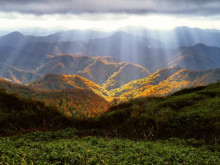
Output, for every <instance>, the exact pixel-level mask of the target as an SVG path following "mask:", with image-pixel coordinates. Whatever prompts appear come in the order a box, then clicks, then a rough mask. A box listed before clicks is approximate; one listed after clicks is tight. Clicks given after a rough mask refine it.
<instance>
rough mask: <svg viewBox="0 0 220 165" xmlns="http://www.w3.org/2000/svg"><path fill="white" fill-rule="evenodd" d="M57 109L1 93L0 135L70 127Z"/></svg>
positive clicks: (68, 122)
mask: <svg viewBox="0 0 220 165" xmlns="http://www.w3.org/2000/svg"><path fill="white" fill-rule="evenodd" d="M70 123H71V122H70V120H69V119H68V118H67V117H64V116H63V115H62V114H61V113H60V112H59V111H58V110H57V109H56V108H55V107H48V106H46V105H45V104H44V103H42V102H39V101H34V100H31V99H25V98H21V97H18V96H16V95H13V94H8V93H6V92H4V91H0V135H7V134H11V133H13V132H19V131H24V130H26V131H33V130H37V129H43V130H44V129H60V128H64V127H67V126H68V125H70Z"/></svg>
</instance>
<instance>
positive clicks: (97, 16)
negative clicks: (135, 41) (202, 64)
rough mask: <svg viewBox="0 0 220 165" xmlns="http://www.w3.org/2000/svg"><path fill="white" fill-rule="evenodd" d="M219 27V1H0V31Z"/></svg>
mask: <svg viewBox="0 0 220 165" xmlns="http://www.w3.org/2000/svg"><path fill="white" fill-rule="evenodd" d="M125 26H142V27H146V28H150V29H159V30H170V29H173V28H175V27H178V26H188V27H198V28H202V29H220V1H219V0H0V30H2V31H12V30H20V29H31V28H33V29H34V28H42V29H47V30H48V29H49V30H67V29H83V30H84V29H99V30H104V31H111V30H115V29H118V28H121V27H125Z"/></svg>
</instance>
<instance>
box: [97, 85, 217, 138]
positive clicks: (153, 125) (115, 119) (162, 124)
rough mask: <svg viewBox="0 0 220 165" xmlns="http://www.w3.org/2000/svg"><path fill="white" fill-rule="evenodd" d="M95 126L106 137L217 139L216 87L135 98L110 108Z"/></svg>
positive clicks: (210, 86)
mask: <svg viewBox="0 0 220 165" xmlns="http://www.w3.org/2000/svg"><path fill="white" fill-rule="evenodd" d="M99 122H100V123H99V124H100V125H101V126H102V128H103V130H106V133H107V134H110V133H112V134H115V133H116V134H118V135H120V136H125V137H142V138H148V139H155V138H158V137H160V138H167V137H187V138H189V137H193V138H198V139H205V140H208V141H210V140H211V141H218V138H219V137H220V133H219V132H220V83H216V84H213V85H209V86H207V87H200V88H193V89H185V90H182V91H179V92H177V93H174V94H173V95H171V96H168V97H165V98H149V97H146V98H139V99H135V100H131V101H128V102H127V103H122V104H119V105H116V106H114V107H111V108H110V110H109V111H108V112H107V113H106V114H104V115H103V116H102V117H101V118H100V120H99Z"/></svg>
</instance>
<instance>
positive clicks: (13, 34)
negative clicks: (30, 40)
mask: <svg viewBox="0 0 220 165" xmlns="http://www.w3.org/2000/svg"><path fill="white" fill-rule="evenodd" d="M5 36H8V37H9V36H10V37H16V38H17V37H24V35H23V34H22V33H20V32H18V31H14V32H12V33H9V34H7V35H5Z"/></svg>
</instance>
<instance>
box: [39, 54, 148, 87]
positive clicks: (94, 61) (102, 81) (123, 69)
mask: <svg viewBox="0 0 220 165" xmlns="http://www.w3.org/2000/svg"><path fill="white" fill-rule="evenodd" d="M105 58H107V57H104V58H101V57H89V56H76V55H60V56H57V57H53V58H50V59H48V60H47V61H46V62H45V63H44V64H43V65H42V67H40V68H39V70H38V71H37V73H38V74H47V73H53V74H66V75H72V74H77V75H79V76H82V77H84V78H86V79H88V80H91V81H93V82H94V83H96V84H99V85H101V86H105V87H106V89H109V87H110V86H111V87H110V88H116V87H119V86H121V85H123V84H125V83H127V82H129V81H132V80H136V79H140V78H144V77H146V76H148V75H149V74H150V72H149V71H148V70H147V69H145V68H144V67H141V66H140V65H136V64H133V63H128V62H120V63H115V62H110V61H109V58H107V59H105ZM119 78H120V82H116V84H115V83H114V84H111V83H110V82H113V81H118V80H119ZM107 80H108V82H107Z"/></svg>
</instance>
